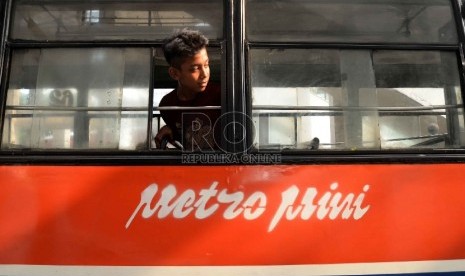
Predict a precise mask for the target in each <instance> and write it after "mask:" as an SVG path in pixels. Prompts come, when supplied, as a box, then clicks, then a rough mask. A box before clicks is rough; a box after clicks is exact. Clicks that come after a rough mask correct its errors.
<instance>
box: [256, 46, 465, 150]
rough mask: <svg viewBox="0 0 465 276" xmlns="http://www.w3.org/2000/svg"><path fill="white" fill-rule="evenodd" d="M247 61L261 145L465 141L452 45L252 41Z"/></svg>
mask: <svg viewBox="0 0 465 276" xmlns="http://www.w3.org/2000/svg"><path fill="white" fill-rule="evenodd" d="M249 62H250V67H251V77H250V85H251V90H252V112H253V113H252V115H253V120H254V124H255V133H256V135H255V138H254V139H255V140H254V144H255V145H256V147H258V148H264V149H267V148H279V149H283V148H284V149H304V150H305V149H316V148H318V149H343V150H355V149H387V148H409V147H414V148H415V147H433V148H457V147H461V146H463V145H464V144H465V139H464V133H463V132H464V125H463V124H464V121H463V101H462V98H461V96H460V79H459V74H458V64H457V58H456V54H455V53H454V52H447V51H419V50H418V51H416V50H415V51H396V50H377V51H374V50H351V49H344V50H342V49H341V50H337V49H327V50H326V49H251V50H250V52H249Z"/></svg>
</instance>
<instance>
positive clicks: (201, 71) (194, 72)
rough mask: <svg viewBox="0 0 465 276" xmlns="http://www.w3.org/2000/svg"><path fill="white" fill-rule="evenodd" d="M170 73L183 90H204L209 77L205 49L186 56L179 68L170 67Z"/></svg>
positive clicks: (195, 91) (197, 91)
mask: <svg viewBox="0 0 465 276" xmlns="http://www.w3.org/2000/svg"><path fill="white" fill-rule="evenodd" d="M170 75H171V77H172V78H173V79H175V80H177V81H178V82H179V84H180V85H181V87H182V90H183V91H186V90H188V91H189V92H194V93H199V92H203V91H205V88H207V84H208V80H209V79H210V66H209V60H208V54H207V49H205V48H203V49H202V50H200V51H199V52H198V53H197V54H196V55H195V56H193V57H191V58H186V59H185V60H184V62H183V63H182V64H181V66H180V69H178V68H174V67H171V68H170Z"/></svg>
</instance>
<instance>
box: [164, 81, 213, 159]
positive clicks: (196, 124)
mask: <svg viewBox="0 0 465 276" xmlns="http://www.w3.org/2000/svg"><path fill="white" fill-rule="evenodd" d="M159 106H160V107H168V106H172V107H176V106H181V107H197V106H221V87H220V86H219V85H217V84H212V83H209V84H208V86H207V88H206V89H205V91H203V92H200V93H198V94H197V95H196V96H195V98H193V99H192V100H188V101H182V100H180V99H179V98H178V95H177V90H176V89H175V90H173V91H171V92H170V93H168V94H166V95H165V96H164V97H163V98H162V99H161V101H160V105H159ZM160 114H161V117H162V118H163V120H164V121H165V123H166V124H167V125H168V126H169V127H170V128H171V130H172V131H173V136H174V139H175V140H177V141H179V142H181V143H182V144H183V147H184V149H185V150H189V151H192V150H213V149H216V148H218V146H219V145H220V141H219V137H221V133H220V132H219V131H213V127H215V129H219V128H220V125H221V124H220V122H218V123H217V120H218V118H219V117H220V115H221V110H220V109H196V110H186V109H182V110H179V109H178V110H176V109H175V110H160ZM215 123H217V124H216V125H215Z"/></svg>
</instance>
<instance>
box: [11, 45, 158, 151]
mask: <svg viewBox="0 0 465 276" xmlns="http://www.w3.org/2000/svg"><path fill="white" fill-rule="evenodd" d="M10 75H11V79H10V82H9V87H8V94H7V105H6V115H5V125H4V129H3V141H2V147H3V148H33V149H36V148H47V149H48V148H50V149H94V148H96V149H104V148H108V149H134V148H135V147H136V145H137V144H138V143H141V142H144V140H145V138H146V136H147V135H146V133H147V120H148V98H149V88H148V87H149V79H150V50H149V49H123V48H118V49H116V48H115V49H107V48H98V49H40V50H39V49H30V50H16V51H14V52H13V59H12V65H11V74H10Z"/></svg>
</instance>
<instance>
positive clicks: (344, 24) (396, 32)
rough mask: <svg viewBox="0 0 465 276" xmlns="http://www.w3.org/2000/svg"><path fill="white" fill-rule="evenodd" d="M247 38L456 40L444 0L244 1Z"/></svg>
mask: <svg viewBox="0 0 465 276" xmlns="http://www.w3.org/2000/svg"><path fill="white" fill-rule="evenodd" d="M246 3H247V4H246V20H247V21H246V22H247V25H246V32H247V38H248V39H249V40H250V41H276V42H283V41H292V42H296V41H308V42H310V41H311V42H341V43H345V42H389V43H395V42H402V43H448V44H449V43H450V44H453V43H456V42H457V34H456V31H455V24H454V19H453V13H452V9H451V1H449V0H402V1H399V0H376V1H375V0H373V1H360V0H344V1H342V0H328V1H320V0H310V1H302V0H247V2H246Z"/></svg>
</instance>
